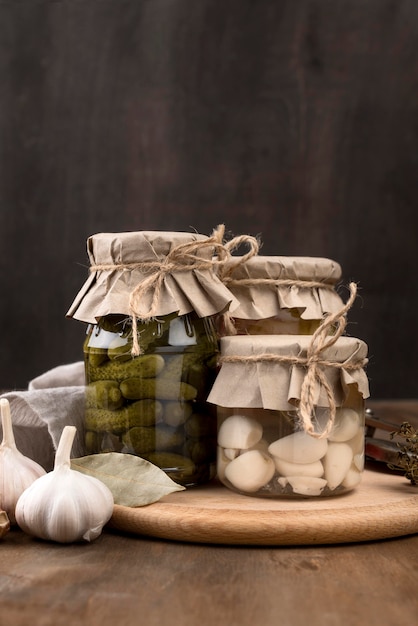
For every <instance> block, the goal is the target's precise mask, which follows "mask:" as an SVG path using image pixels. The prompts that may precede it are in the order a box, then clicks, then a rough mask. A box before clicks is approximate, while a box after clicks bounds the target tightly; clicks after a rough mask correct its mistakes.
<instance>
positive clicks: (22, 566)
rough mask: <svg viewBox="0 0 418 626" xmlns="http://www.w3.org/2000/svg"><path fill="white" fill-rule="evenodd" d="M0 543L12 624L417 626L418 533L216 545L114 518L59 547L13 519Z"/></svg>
mask: <svg viewBox="0 0 418 626" xmlns="http://www.w3.org/2000/svg"><path fill="white" fill-rule="evenodd" d="M408 404H409V411H410V414H411V415H412V416H416V415H417V406H418V404H417V402H416V401H415V404H414V405H411V404H410V403H408ZM403 405H404V401H390V402H387V403H382V404H381V405H380V410H382V412H384V411H385V408H387V411H388V413H387V415H389V416H391V415H392V412H395V413H396V414H398V413H399V412H400V411H401V410H402V406H403ZM392 497H393V496H392ZM399 497H400V499H401V500H402V499H403V487H401V491H400V492H399ZM247 500H248V501H249V502H251V501H252V498H247ZM370 504H371V505H372V504H373V503H372V502H371V503H370ZM415 508H416V507H415ZM382 513H383V515H384V514H385V511H382ZM412 518H414V519H416V513H415V512H414V513H411V519H412ZM0 550H1V556H2V558H1V559H0V601H1V621H2V623H3V622H4V623H5V624H14V626H27V624H35V625H36V626H114V625H115V624H117V625H118V626H137V624H138V623H146V624H147V625H149V626H173V625H175V626H196V624H200V625H201V626H216V625H217V624H219V622H222V623H227V624H231V625H233V626H254V625H255V624H257V625H258V624H263V625H265V626H277V624H278V623H280V624H283V625H284V626H305V625H306V624H310V625H311V626H342V625H344V626H359V625H363V624H367V625H369V626H411V625H412V624H415V622H416V616H417V611H418V599H417V594H416V575H417V571H418V534H415V535H411V536H402V537H398V538H395V539H386V540H378V541H362V542H359V543H344V544H338V545H333V544H325V545H308V546H302V545H297V546H291V545H285V546H283V545H282V546H246V545H222V546H219V545H214V544H200V543H199V544H196V543H190V542H180V541H169V540H164V539H152V538H147V537H145V536H139V535H137V534H129V533H126V532H123V531H117V530H115V529H113V530H112V529H110V528H109V527H107V528H106V529H105V531H104V532H103V534H102V535H101V536H100V537H99V538H98V539H97V540H96V541H94V542H93V543H91V544H71V545H59V544H54V543H50V542H44V541H38V540H35V539H32V538H30V537H28V536H27V535H25V534H24V533H23V532H21V531H20V530H18V529H13V530H11V531H10V532H9V533H8V534H7V535H6V536H5V537H4V538H3V539H2V540H1V543H0Z"/></svg>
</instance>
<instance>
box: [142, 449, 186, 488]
mask: <svg viewBox="0 0 418 626" xmlns="http://www.w3.org/2000/svg"><path fill="white" fill-rule="evenodd" d="M144 456H145V458H146V459H147V460H148V461H149V462H150V463H153V464H154V465H157V466H158V467H160V468H162V469H163V470H165V471H169V472H170V477H171V478H173V480H179V481H181V480H182V479H184V478H188V477H190V476H192V475H193V474H194V472H195V464H194V463H193V461H192V460H191V459H189V458H187V457H185V456H182V455H181V454H176V453H174V452H148V453H147V454H146V455H144ZM173 474H175V475H173Z"/></svg>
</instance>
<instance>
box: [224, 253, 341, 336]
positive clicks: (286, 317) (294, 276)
mask: <svg viewBox="0 0 418 626" xmlns="http://www.w3.org/2000/svg"><path fill="white" fill-rule="evenodd" d="M221 279H222V280H223V282H224V284H225V285H227V286H228V288H229V289H230V291H231V292H232V293H233V294H234V296H235V297H236V298H237V300H238V301H239V306H238V307H237V308H235V309H234V311H233V312H231V313H230V312H227V313H226V315H225V316H223V317H222V318H219V330H218V332H219V334H220V335H231V334H238V335H245V334H249V335H274V334H280V335H283V334H288V335H290V334H292V335H305V334H306V335H309V334H313V333H314V332H315V330H317V328H318V327H319V325H320V323H321V321H322V319H323V318H324V315H327V314H330V313H335V312H336V311H338V310H339V309H340V308H341V306H342V304H343V303H342V299H341V297H340V295H339V294H338V292H337V289H336V287H337V284H338V282H339V281H340V279H341V266H340V265H339V264H338V263H337V262H335V261H333V260H331V259H326V258H321V257H292V256H260V255H256V256H253V257H252V258H249V259H248V260H246V261H245V262H243V263H239V262H237V261H236V260H230V261H229V262H228V263H226V264H225V266H224V267H223V268H222V271H221Z"/></svg>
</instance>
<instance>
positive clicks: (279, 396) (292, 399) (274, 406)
mask: <svg viewBox="0 0 418 626" xmlns="http://www.w3.org/2000/svg"><path fill="white" fill-rule="evenodd" d="M310 342H311V337H310V336H308V335H246V336H243V335H240V336H234V337H223V338H222V339H221V368H220V371H219V373H218V375H217V378H216V380H215V382H214V385H213V387H212V390H211V392H210V394H209V397H208V401H209V402H211V403H213V404H217V405H219V406H222V407H235V408H240V407H241V408H264V409H271V410H280V411H289V410H294V409H295V406H297V405H298V402H299V400H300V391H301V387H302V383H303V380H304V378H305V375H306V374H307V369H308V366H307V365H306V363H305V362H304V360H305V357H306V355H307V350H308V348H309V345H310ZM263 355H271V357H272V358H273V360H268V359H266V360H263V359H262V358H261V359H260V360H257V358H259V357H262V356H263ZM366 356H367V345H366V343H364V341H362V340H361V339H357V338H354V337H345V336H344V337H339V338H338V339H337V340H336V342H335V344H334V345H332V346H331V347H329V348H326V349H325V350H324V351H323V352H321V354H320V355H319V358H320V360H321V361H324V362H330V363H331V365H326V366H321V368H322V370H323V372H324V374H325V376H326V378H327V381H328V383H329V385H330V386H331V388H332V391H333V394H334V399H335V402H336V404H337V406H341V405H342V404H343V402H344V400H345V398H346V397H347V394H348V391H349V389H350V386H351V385H356V386H357V388H358V392H359V393H360V394H361V395H362V397H363V398H367V397H368V396H369V385H368V379H367V376H366V373H365V371H364V368H363V364H364V363H365V361H366ZM229 357H232V358H233V359H236V360H232V361H228V360H223V359H224V358H226V359H227V358H229ZM246 357H250V359H251V358H255V360H253V361H252V360H246ZM274 357H279V358H278V359H277V360H274ZM280 357H286V358H287V357H289V358H291V359H294V361H295V362H289V360H283V361H281V360H280ZM298 359H299V362H298ZM334 362H335V363H336V364H343V365H344V366H346V367H339V366H334V367H333V366H332V363H334ZM352 366H354V367H355V369H351V367H352ZM314 393H315V404H316V405H317V406H324V407H326V406H328V399H327V397H326V395H325V394H324V393H323V390H322V389H321V387H320V385H316V388H315V391H314Z"/></svg>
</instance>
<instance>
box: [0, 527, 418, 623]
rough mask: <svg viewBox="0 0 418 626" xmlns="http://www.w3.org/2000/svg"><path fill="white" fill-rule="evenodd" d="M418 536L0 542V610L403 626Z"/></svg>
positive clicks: (133, 618) (37, 617)
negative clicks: (298, 541)
mask: <svg viewBox="0 0 418 626" xmlns="http://www.w3.org/2000/svg"><path fill="white" fill-rule="evenodd" d="M417 547H418V536H416V535H415V536H412V537H401V538H398V539H393V540H386V541H372V542H364V543H359V544H346V545H344V546H342V545H338V546H334V545H326V546H281V547H271V546H263V547H260V546H258V547H257V546H254V547H246V546H216V545H202V544H190V543H181V542H173V541H171V542H170V541H164V540H153V539H146V538H142V537H138V536H135V535H127V534H124V533H118V532H115V531H113V532H111V531H105V532H104V534H103V535H102V536H101V537H100V538H99V539H98V540H96V541H95V542H93V543H92V544H89V545H81V544H80V545H71V546H61V545H58V544H48V543H45V542H41V541H36V540H33V539H31V538H29V537H27V536H25V535H24V534H23V533H21V532H20V531H18V530H14V531H11V532H10V533H9V534H8V535H7V536H6V537H5V538H4V540H2V544H1V554H2V559H1V561H0V580H1V590H0V594H1V606H2V620H4V623H6V624H8V623H10V624H14V625H15V626H26V625H27V624H29V623H30V624H36V625H39V626H40V625H42V626H112V625H114V624H118V626H119V625H120V626H136V625H137V624H138V621H143V622H144V623H146V624H148V625H150V626H173V624H174V625H176V626H180V625H181V626H196V624H201V626H216V624H219V621H220V620H222V621H223V622H225V623H228V624H233V625H234V626H239V625H242V626H253V625H254V624H256V623H257V624H258V623H262V624H264V625H265V626H276V625H277V623H278V621H279V622H280V623H283V624H286V625H287V624H289V625H291V626H304V625H305V624H307V623H309V624H311V625H312V626H324V624H332V625H335V626H340V625H341V624H344V626H359V624H370V625H371V626H382V625H384V626H410V625H411V624H414V623H415V620H416V615H417V608H418V606H417V598H416V572H417V568H418V550H417Z"/></svg>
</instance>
